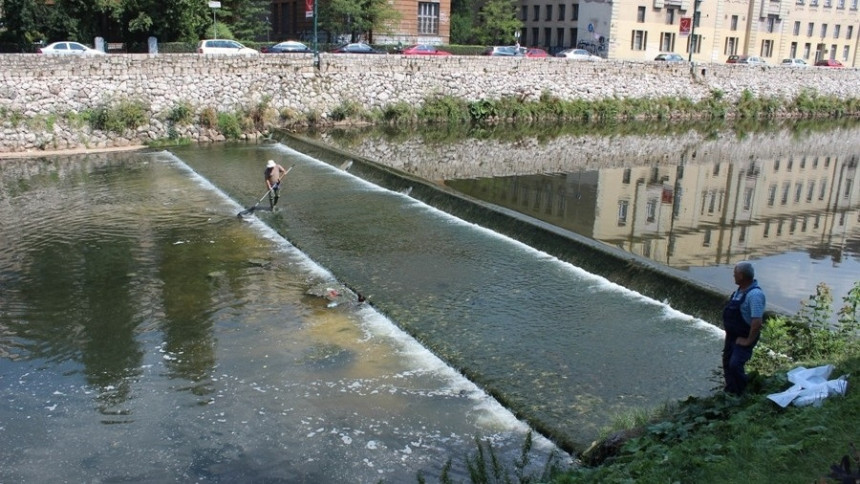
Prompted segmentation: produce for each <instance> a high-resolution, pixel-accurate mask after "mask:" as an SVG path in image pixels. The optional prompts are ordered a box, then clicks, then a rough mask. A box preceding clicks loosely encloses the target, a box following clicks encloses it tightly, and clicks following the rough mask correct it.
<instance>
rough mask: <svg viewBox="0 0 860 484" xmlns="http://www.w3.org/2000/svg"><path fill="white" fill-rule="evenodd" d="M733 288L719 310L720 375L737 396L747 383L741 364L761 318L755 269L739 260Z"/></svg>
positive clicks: (750, 349)
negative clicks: (723, 337)
mask: <svg viewBox="0 0 860 484" xmlns="http://www.w3.org/2000/svg"><path fill="white" fill-rule="evenodd" d="M734 277H735V284H737V285H738V289H737V291H735V292H734V293H732V297H731V298H729V302H728V304H726V307H725V308H724V309H723V328H724V329H725V330H726V341H725V344H724V346H723V375H724V377H725V380H726V388H725V390H726V392H728V393H733V394H735V395H740V394H742V393H743V392H744V389H746V386H747V378H748V377H747V374H746V372H745V371H744V366H745V365H746V364H747V362H748V361H749V360H750V358H752V352H753V348H754V347H755V345H756V343H758V337H759V333H760V332H761V325H762V319H763V317H764V306H765V297H764V291H763V290H762V289H761V287H759V285H758V281H756V279H755V269H754V268H753V265H752V264H751V263H749V262H740V263H738V264H737V265H736V266H735V270H734Z"/></svg>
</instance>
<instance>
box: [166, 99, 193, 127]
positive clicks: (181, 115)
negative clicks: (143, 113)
mask: <svg viewBox="0 0 860 484" xmlns="http://www.w3.org/2000/svg"><path fill="white" fill-rule="evenodd" d="M193 119H194V108H192V107H191V103H190V102H188V101H181V102H180V103H179V104H177V105H176V106H173V108H172V109H171V110H170V112H169V113H168V114H167V120H168V121H170V122H171V123H173V124H178V125H189V124H191V122H192V120H193Z"/></svg>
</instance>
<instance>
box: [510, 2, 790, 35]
mask: <svg viewBox="0 0 860 484" xmlns="http://www.w3.org/2000/svg"><path fill="white" fill-rule="evenodd" d="M523 8H525V7H523ZM794 35H800V22H794Z"/></svg>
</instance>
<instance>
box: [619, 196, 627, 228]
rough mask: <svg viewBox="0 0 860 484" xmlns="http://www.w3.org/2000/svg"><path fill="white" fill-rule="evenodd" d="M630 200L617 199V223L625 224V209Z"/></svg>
mask: <svg viewBox="0 0 860 484" xmlns="http://www.w3.org/2000/svg"><path fill="white" fill-rule="evenodd" d="M629 206H630V202H628V201H627V200H619V201H618V225H627V209H628V208H629Z"/></svg>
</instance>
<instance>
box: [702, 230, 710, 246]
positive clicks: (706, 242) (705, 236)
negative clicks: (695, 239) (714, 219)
mask: <svg viewBox="0 0 860 484" xmlns="http://www.w3.org/2000/svg"><path fill="white" fill-rule="evenodd" d="M702 246H703V247H710V246H711V229H705V232H704V233H703V234H702Z"/></svg>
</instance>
